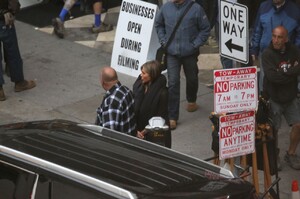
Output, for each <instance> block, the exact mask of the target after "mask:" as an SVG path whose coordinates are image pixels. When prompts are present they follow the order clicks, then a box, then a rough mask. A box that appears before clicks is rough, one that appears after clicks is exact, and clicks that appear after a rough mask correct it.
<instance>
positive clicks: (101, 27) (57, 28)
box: [52, 0, 113, 38]
mask: <svg viewBox="0 0 300 199" xmlns="http://www.w3.org/2000/svg"><path fill="white" fill-rule="evenodd" d="M76 2H77V0H66V2H65V4H64V6H63V8H62V10H61V11H60V13H59V17H57V18H54V19H52V25H53V28H54V33H55V35H56V36H58V37H59V38H64V37H65V26H64V22H65V18H66V16H67V14H68V13H69V11H70V10H71V8H72V7H73V6H74V5H75V3H76ZM86 3H87V5H92V6H93V12H94V24H93V26H92V28H91V32H92V33H100V32H106V31H111V30H112V29H113V27H112V25H108V24H105V23H103V22H102V21H101V12H102V0H87V1H86Z"/></svg>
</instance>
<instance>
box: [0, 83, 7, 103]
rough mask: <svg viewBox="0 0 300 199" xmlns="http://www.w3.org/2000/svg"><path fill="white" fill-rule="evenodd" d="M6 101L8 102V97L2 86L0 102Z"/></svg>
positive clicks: (0, 88)
mask: <svg viewBox="0 0 300 199" xmlns="http://www.w3.org/2000/svg"><path fill="white" fill-rule="evenodd" d="M4 100H6V97H5V94H4V90H3V88H2V86H0V101H4Z"/></svg>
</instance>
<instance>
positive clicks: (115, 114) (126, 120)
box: [96, 82, 136, 135]
mask: <svg viewBox="0 0 300 199" xmlns="http://www.w3.org/2000/svg"><path fill="white" fill-rule="evenodd" d="M96 125H100V126H103V127H106V128H109V129H113V130H116V131H119V132H122V133H126V134H129V135H135V134H136V121H135V114H134V99H133V95H132V92H131V91H130V90H129V89H128V88H127V87H126V86H123V85H121V83H120V82H118V83H117V84H115V85H114V86H113V87H112V88H111V89H110V90H108V91H106V93H105V96H104V98H103V101H102V103H101V105H100V107H99V108H98V109H97V119H96Z"/></svg>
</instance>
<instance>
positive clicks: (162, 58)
mask: <svg viewBox="0 0 300 199" xmlns="http://www.w3.org/2000/svg"><path fill="white" fill-rule="evenodd" d="M193 4H194V1H192V2H191V3H190V5H188V7H187V8H186V9H185V11H184V13H183V14H182V15H181V17H180V18H179V19H178V21H177V23H176V25H175V27H174V29H173V32H172V34H171V36H170V38H169V39H168V41H167V42H166V44H165V45H164V46H160V47H159V48H158V49H157V51H156V56H155V59H156V60H157V61H158V62H159V63H160V68H161V71H164V70H166V69H167V48H168V46H169V45H170V43H171V41H172V39H173V38H174V36H175V33H176V30H177V28H178V27H179V25H180V23H181V21H182V19H183V17H184V16H185V15H186V13H187V12H188V11H189V9H190V8H191V7H192V6H193Z"/></svg>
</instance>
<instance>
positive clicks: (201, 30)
mask: <svg viewBox="0 0 300 199" xmlns="http://www.w3.org/2000/svg"><path fill="white" fill-rule="evenodd" d="M191 1H192V0H185V2H184V3H182V4H180V5H177V4H175V3H173V2H171V1H169V2H167V3H165V4H164V5H163V6H162V7H161V9H160V11H159V12H158V14H157V16H156V20H155V28H156V31H157V35H158V39H159V41H160V43H161V44H165V43H166V42H167V40H168V39H169V37H170V35H171V33H172V31H173V28H174V26H175V25H176V22H177V20H178V18H179V17H180V16H181V15H182V14H183V12H184V10H185V8H186V7H187V6H188V5H189V4H190V3H191ZM209 34H210V24H209V21H208V19H207V17H206V15H205V12H204V10H203V9H202V7H201V6H200V5H198V4H197V3H194V5H193V6H192V7H191V8H190V10H189V11H188V13H187V14H186V15H185V16H184V18H183V20H182V21H181V23H180V25H179V27H178V29H177V31H176V34H175V37H174V38H173V40H172V42H171V44H170V45H169V46H168V49H167V52H168V53H169V54H171V55H177V56H180V57H184V56H189V55H192V54H195V53H199V47H200V46H202V45H204V44H205V42H206V40H207V39H208V36H209Z"/></svg>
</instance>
